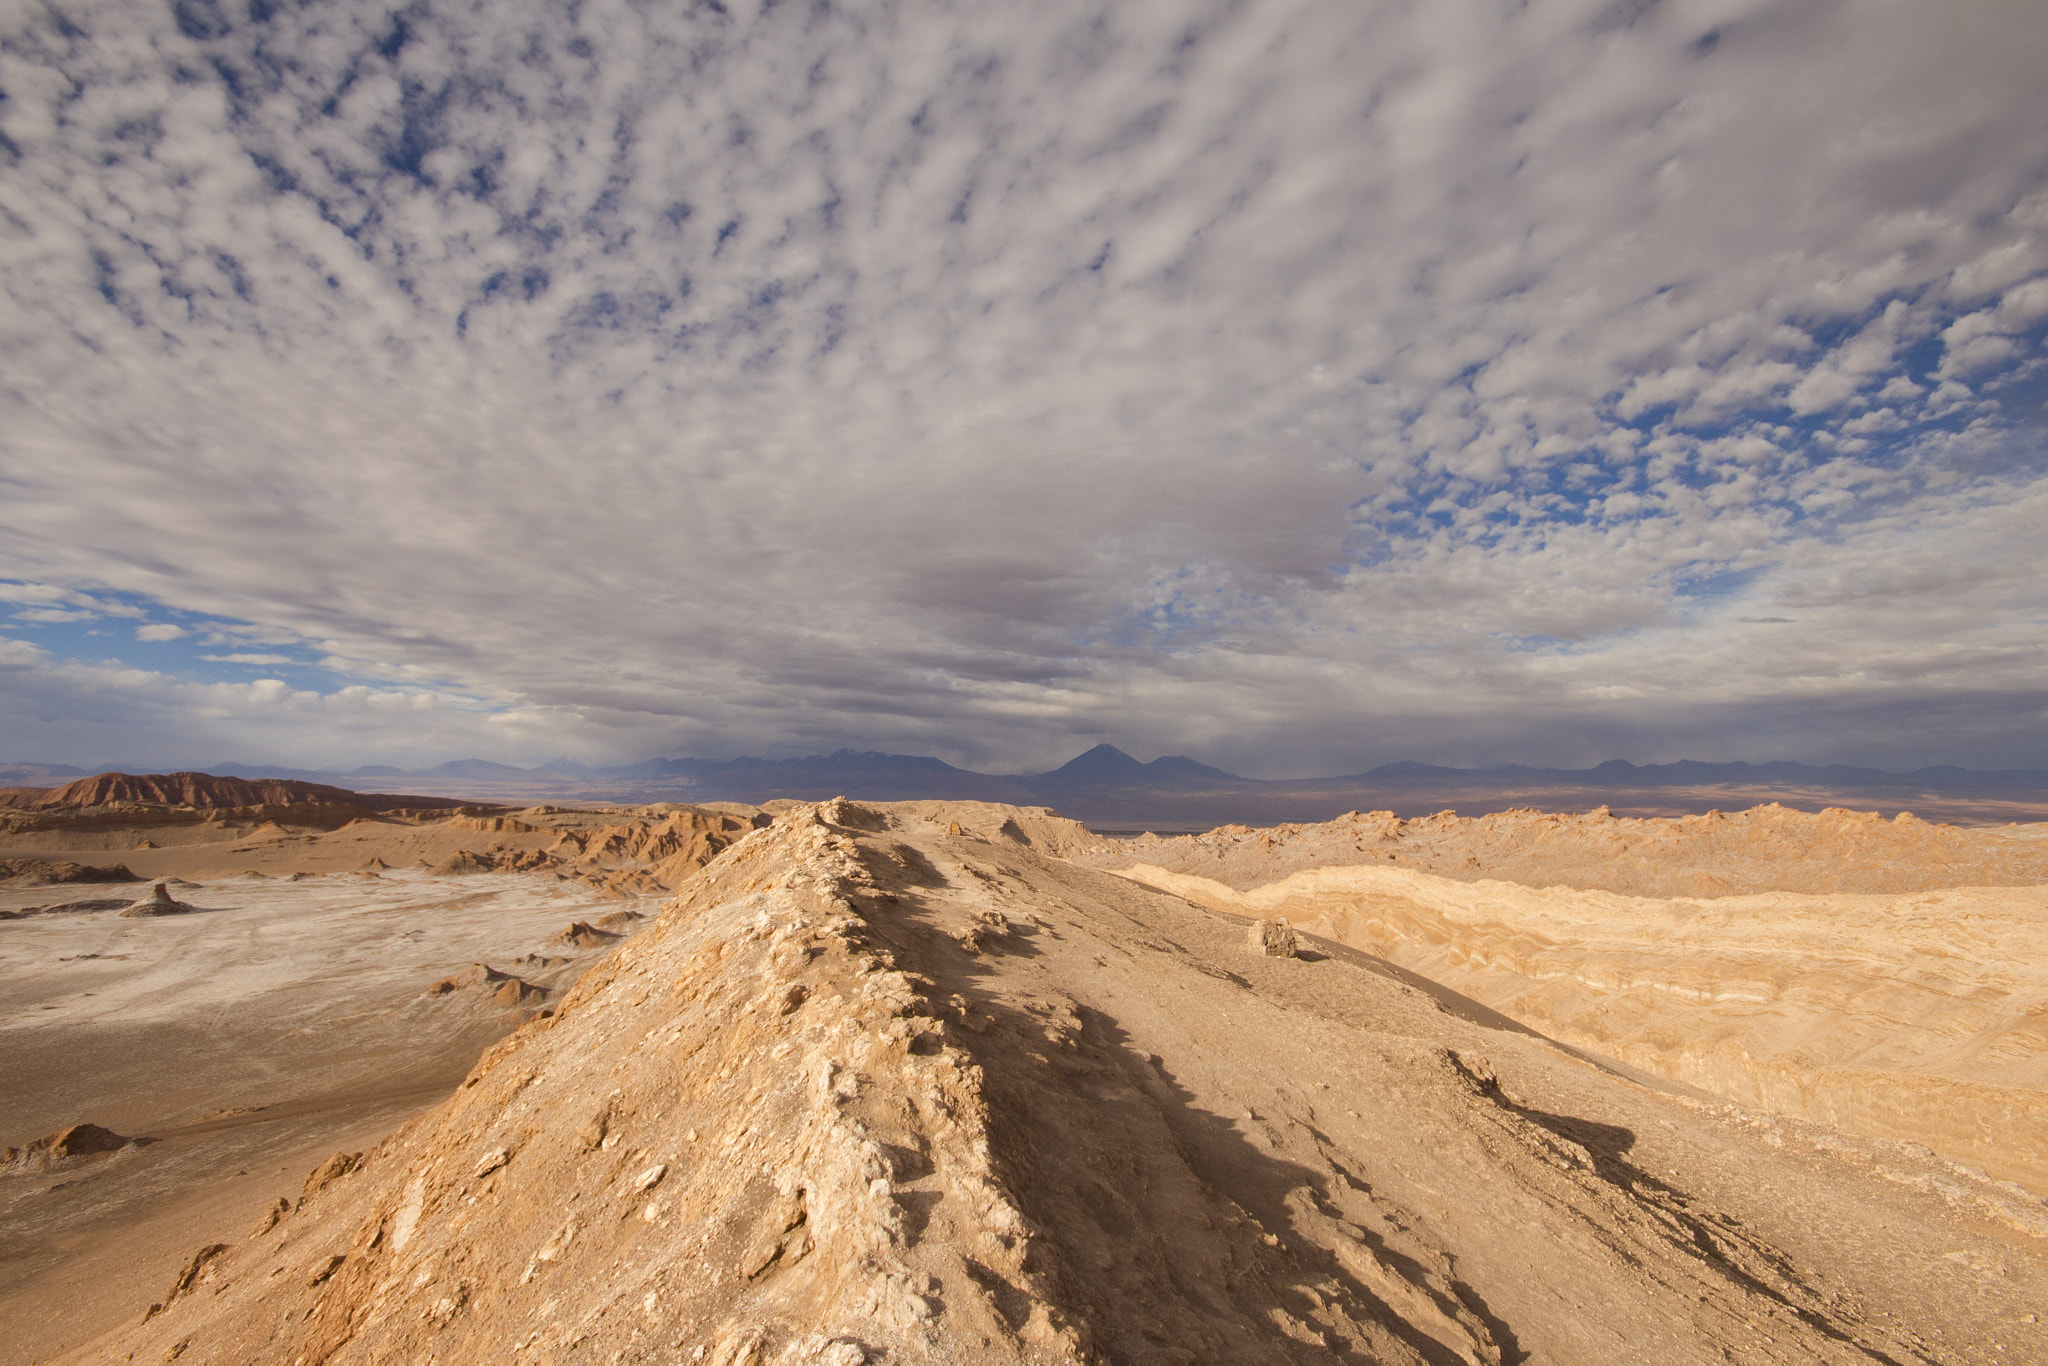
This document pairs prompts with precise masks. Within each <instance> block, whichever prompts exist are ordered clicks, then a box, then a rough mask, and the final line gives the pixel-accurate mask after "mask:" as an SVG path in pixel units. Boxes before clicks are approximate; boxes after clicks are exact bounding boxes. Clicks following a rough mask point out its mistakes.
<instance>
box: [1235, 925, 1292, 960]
mask: <svg viewBox="0 0 2048 1366" xmlns="http://www.w3.org/2000/svg"><path fill="white" fill-rule="evenodd" d="M1245 937H1246V940H1247V942H1248V943H1249V944H1250V945H1251V950H1252V952H1253V953H1262V954H1264V955H1265V956H1266V957H1268V958H1292V957H1294V956H1295V955H1296V954H1298V953H1300V952H1301V940H1300V939H1299V938H1298V937H1297V936H1296V935H1295V933H1294V927H1293V926H1291V925H1289V924H1288V923H1287V922H1286V921H1284V920H1259V921H1254V922H1253V924H1252V927H1251V930H1250V931H1249V932H1248V933H1247V935H1246V936H1245Z"/></svg>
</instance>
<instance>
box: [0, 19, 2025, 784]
mask: <svg viewBox="0 0 2048 1366" xmlns="http://www.w3.org/2000/svg"><path fill="white" fill-rule="evenodd" d="M0 25H4V28H0V90H4V92H5V96H6V98H5V100H4V101H0V134H4V139H0V280H4V284H0V289H4V291H5V292H4V295H0V298H4V304H0V347H4V348H5V349H4V355H5V361H6V374H7V381H6V384H5V386H4V388H0V405H4V408H0V459H4V462H5V468H4V470H0V477H4V478H5V480H6V496H5V498H4V500H0V529H4V534H0V577H4V578H5V579H6V580H7V581H8V583H7V585H6V587H5V591H4V592H0V601H4V602H6V603H7V604H8V608H7V611H8V612H9V613H10V615H8V616H6V617H5V618H4V619H0V622H4V629H5V631H6V632H7V633H8V636H9V637H11V640H12V643H11V644H8V645H6V646H5V647H4V648H5V650H6V653H5V654H4V655H0V670H4V672H0V677H4V678H5V680H6V682H5V684H4V686H5V688H6V690H7V691H6V694H5V700H4V701H0V706H4V707H5V708H6V710H7V713H8V714H9V715H11V716H12V717H13V718H15V720H13V721H10V724H9V730H10V732H12V733H13V734H14V735H15V736H17V737H18V736H20V735H21V734H23V733H24V732H23V731H22V729H21V723H24V722H27V721H29V720H30V719H33V722H34V724H35V726H36V727H37V730H36V734H38V735H39V736H41V737H42V740H41V741H39V742H37V743H34V744H31V743H30V742H27V741H24V740H22V739H19V738H16V739H14V740H12V742H11V743H12V744H13V745H14V746H15V747H16V748H20V749H28V748H34V749H38V750H43V751H46V752H45V753H42V754H40V755H36V756H30V755H28V754H26V753H24V754H22V755H20V756H18V757H46V758H63V757H67V755H66V754H59V753H54V752H47V751H52V750H54V749H56V748H58V747H59V745H60V742H61V746H62V747H63V748H65V749H66V750H67V751H68V754H69V755H70V756H74V757H82V756H84V755H86V754H94V755H98V754H110V753H116V752H118V753H122V754H144V755H148V756H150V757H157V756H161V757H162V758H163V759H165V760H166V761H169V760H171V759H173V758H179V757H185V756H195V757H196V756H200V755H203V754H205V753H207V752H234V753H239V754H242V755H245V756H248V757H269V758H275V759H279V760H290V761H301V762H307V761H334V760H343V759H348V758H352V757H353V758H369V757H380V758H381V757H387V756H405V755H410V756H412V757H416V758H421V759H431V758H436V757H449V756H451V755H453V754H458V753H486V754H489V755H490V756H491V757H501V758H508V759H527V760H531V759H536V758H540V757H545V756H546V755H548V754H551V753H556V752H561V751H563V750H565V749H566V750H573V751H575V752H579V753H581V754H583V755H584V756H585V757H588V758H592V759H601V758H612V759H622V758H637V757H643V756H644V755H646V754H648V753H650V752H665V753H683V752H692V753H699V754H705V755H717V754H732V753H741V752H756V753H788V752H793V751H795V752H801V751H805V750H810V749H814V748H818V747H830V746H834V745H837V744H840V743H855V744H860V745H864V746H871V747H876V748H891V749H912V750H919V751H925V752H938V753H941V754H944V755H946V756H947V757H950V758H954V759H956V760H960V761H964V762H970V763H979V764H983V765H990V766H994V765H1002V764H1006V763H1008V764H1018V765H1031V764H1036V763H1039V762H1043V761H1046V760H1051V759H1057V758H1060V757H1064V755H1065V753H1066V752H1068V751H1070V750H1071V748H1073V747H1074V746H1075V745H1076V744H1078V743H1082V742H1092V741H1093V740H1095V739H1098V738H1105V737H1106V738H1114V739H1116V740H1117V741H1118V742H1119V743H1123V744H1125V745H1127V746H1129V747H1132V748H1136V749H1140V750H1144V749H1146V748H1151V749H1154V750H1168V749H1171V750H1189V751H1193V752H1196V753H1199V754H1201V755H1202V756H1203V757H1204V758H1207V759H1209V760H1211V761H1212V762H1220V763H1224V764H1228V765H1232V766H1235V767H1238V768H1240V769H1242V770H1246V771H1252V772H1265V773H1278V772H1289V771H1293V772H1303V771H1313V770H1322V771H1331V770H1334V769H1340V768H1348V767H1352V766H1355V765H1360V764H1364V763H1368V762H1374V761H1379V760H1385V759H1390V758H1395V757H1401V756H1403V755H1408V756H1419V757H1428V758H1435V759H1439V760H1449V761H1469V760H1478V759H1521V760H1525V761H1551V762H1574V761H1584V760H1591V759H1597V758H1602V757H1606V756H1608V755H1610V754H1622V755H1626V756H1627V757H1631V758H1637V759H1657V758H1669V757H1677V756H1678V755H1679V754H1682V753H1689V754H1694V755H1699V756H1701V757H1716V758H1718V757H1729V758H1734V757H1752V758H1755V757H1773V756H1785V757H1798V758H1809V759H1843V760H1857V761H1866V762H1880V763H1901V764H1908V763H1922V762H1939V761H1953V762H1965V763H1970V762H1975V763H1999V764H2007V763H2013V762H2040V761H2042V760H2044V759H2048V749H2044V746H2043V741H2042V738H2041V737H2042V736H2043V734H2044V731H2043V729H2042V725H2041V723H2042V720H2043V706H2044V697H2043V691H2042V689H2041V686H2040V683H2039V680H2040V679H2041V678H2042V677H2043V676H2044V673H2048V635H2044V633H2048V627H2044V605H2048V571H2044V569H2043V567H2042V564H2041V557H2040V555H2039V553H2038V548H2039V544H2040V542H2041V531H2040V528H2041V527H2043V526H2044V525H2048V470H2044V465H2048V462H2044V459H2043V425H2044V424H2043V414H2042V401H2043V397H2044V394H2048V376H2044V361H2048V353H2044V344H2043V343H2044V330H2048V171H2044V168H2048V104H2044V102H2043V101H2041V100H2040V98H2039V94H2038V82H2039V73H2040V71H2042V70H2043V69H2048V18H2044V16H2043V14H2042V11H2041V9H2040V6H2039V5H2038V3H2036V2H2035V0H2010V2H2007V0H1967V2H1966V3H1962V4H1956V5H1941V6H1933V5H1909V4H1898V3H1891V2H1890V0H1829V2H1828V3H1820V2H1819V0H1814V2H1812V3H1755V2H1754V0H1662V3H1658V2H1657V0H1617V2H1616V3H1607V0H1583V2H1581V0H1536V2H1535V3H1531V4H1527V5H1521V6H1513V7H1509V6H1501V5H1498V4H1492V3H1465V2H1464V0H1443V2H1442V3H1431V4H1426V5H1420V4H1391V3H1358V2H1357V0H1342V2H1341V3H1340V2H1338V0H1327V2H1325V0H1317V2H1314V3H1309V2H1305V0H1243V2H1242V3H1232V4H1216V5H1203V4H1196V3H1189V2H1188V0H1180V2H1179V3H1171V4H1166V3H1142V2H1139V0H1124V2H1123V3H1118V4H1114V5H1084V4H1073V3H1063V2H1062V0H1049V3H1046V4H1040V5H1029V6H1008V7H990V6H985V5H949V4H945V3H939V2H938V0H901V2H899V3H884V2H881V0H877V2H876V3H846V4H837V5H828V4H822V3H820V4H810V3H804V4H799V3H794V2H793V0H786V2H785V3H781V4H759V3H747V2H746V0H726V2H725V3H715V2H712V3H705V4H700V5H694V6H691V5H673V6H639V5H632V4H627V3H623V2H622V0H592V2H591V3H585V4H582V5H578V6H561V5H556V4H540V3H536V4H520V3H517V0H505V3H500V4H494V5H491V6H488V7H475V6H466V5H455V4H448V3H441V0H416V3H412V4H408V5H405V6H403V7H397V8H394V7H392V6H390V5H389V4H386V3H371V2H369V0H325V2H323V3H312V2H310V0H309V2H307V3H293V2H292V0H231V2H230V0H176V3H173V4H167V5H166V4H154V3H141V0H126V2H125V3H113V2H101V3H92V2H91V0H84V2H80V3H57V4H53V5H50V6H47V7H42V8H30V7H18V8H14V9H11V10H10V11H9V13H8V16H7V17H5V18H4V19H0ZM96 613H98V614H106V613H112V614H115V615H122V616H126V617H130V618H134V617H143V618H150V619H157V620H159V621H161V620H162V619H163V618H166V617H171V616H181V619H184V620H188V621H191V622H193V623H194V631H193V632H189V633H188V634H190V635H191V636H192V639H193V640H195V641H197V642H198V644H196V645H194V644H191V643H190V642H186V643H182V644H181V641H183V640H184V637H178V638H172V637H170V636H169V634H168V632H167V631H164V630H161V629H159V628H158V627H154V626H143V627H142V628H141V629H140V630H139V631H133V632H130V631H126V630H124V631H123V632H121V633H119V634H120V635H121V636H124V637H125V636H129V635H133V636H138V637H140V638H141V639H142V640H143V641H145V642H149V643H150V644H151V647H152V648H156V649H160V650H163V651H167V652H174V651H177V650H187V653H185V654H182V655H178V656H177V657H176V658H175V659H169V658H168V657H166V659H154V660H152V661H151V662H149V663H148V664H147V666H146V667H145V665H144V664H142V663H139V662H138V661H137V660H136V659H134V658H132V657H130V655H124V654H122V652H121V651H122V650H123V649H128V650H130V651H131V652H132V650H133V649H135V648H137V646H136V644H135V642H134V641H129V642H128V644H127V645H125V646H110V647H109V648H108V649H106V650H103V651H100V652H99V653H97V654H95V653H94V650H93V649H92V648H89V647H88V645H87V644H85V643H84V641H85V637H84V635H82V634H78V631H79V630H80V629H81V624H88V625H89V623H90V622H91V621H93V620H95V619H97V618H96V616H95V614H96ZM38 614H43V615H42V617H40V618H39V616H38ZM202 619H203V620H202ZM67 623H70V624H68V625H67ZM166 624H175V623H166ZM201 628H203V630H204V632H205V635H204V636H203V638H202V637H201V636H199V635H198V634H197V632H198V630H199V629H201ZM60 631H72V632H73V634H72V635H67V636H65V637H63V639H62V641H59V639H58V638H57V636H56V634H54V633H57V632H60ZM108 639H109V640H110V641H111V640H114V639H115V633H112V632H110V633H109V634H108ZM221 644H228V645H231V646H246V647H250V648H245V649H231V650H229V651H228V652H226V653H216V654H211V655H199V654H197V653H194V652H192V651H194V650H196V649H197V648H201V647H206V646H219V645H221ZM257 646H261V647H263V648H261V649H257V648H254V647H257ZM188 647H189V648H188ZM287 660H299V661H301V662H302V663H303V664H304V669H303V670H302V671H301V672H300V673H298V674H294V675H293V676H292V677H291V678H290V679H289V680H281V679H275V678H272V679H257V678H253V677H250V676H249V674H250V672H251V671H253V670H259V669H267V668H273V667H276V666H277V664H278V662H279V661H287ZM209 670H211V672H209ZM238 670H239V671H240V673H239V675H237V673H236V671H238ZM223 671H225V672H223ZM222 746H226V747H228V748H227V749H226V750H222V749H221V747H222Z"/></svg>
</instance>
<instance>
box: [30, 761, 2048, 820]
mask: <svg viewBox="0 0 2048 1366" xmlns="http://www.w3.org/2000/svg"><path fill="white" fill-rule="evenodd" d="M60 767H61V766H55V765H18V766H16V767H15V768H14V769H13V770H11V771H12V772H16V773H24V774H26V773H29V772H31V771H33V772H34V774H35V775H36V776H35V777H31V778H29V780H28V781H26V782H20V783H18V785H19V786H21V787H30V786H41V785H43V784H44V783H52V780H55V781H62V780H63V779H64V778H66V777H76V776H79V775H81V774H82V773H84V772H85V770H66V771H63V772H58V771H56V770H58V769H59V768H60ZM9 771H10V770H6V769H0V774H4V773H7V772H9ZM209 771H210V772H212V773H214V774H217V775H221V776H224V777H236V778H243V779H247V780H251V781H256V780H283V781H292V782H312V783H322V784H326V785H329V786H331V787H334V788H340V789H344V790H354V789H358V788H366V787H372V786H374V787H377V788H381V789H388V788H391V787H403V788H405V789H407V790H410V791H414V792H422V793H432V794H434V795H435V796H437V797H445V798H456V799H468V800H477V801H499V802H515V801H541V800H572V801H594V802H650V801H674V802H706V801H737V802H747V803H760V802H766V801H772V800H775V799H778V798H786V799H793V800H798V801H816V800H821V799H823V798H826V797H834V796H847V797H853V798H856V799H865V800H869V801H908V800H916V799H919V798H934V799H949V800H959V801H993V802H1010V803H1015V804H1017V805H1023V806H1053V807H1055V808H1057V809H1058V810H1059V811H1061V812H1062V813H1063V814H1065V815H1068V816H1073V817H1075V818H1077V819H1080V820H1085V821H1088V822H1090V823H1091V824H1094V825H1096V826H1097V827H1098V828H1105V829H1125V828H1129V829H1144V828H1152V829H1195V828H1207V827H1209V826H1213V825H1220V824H1225V823H1232V822H1237V823H1244V824H1253V825H1258V824H1273V823H1276V822H1280V821H1312V820H1327V819H1329V818H1331V817H1333V816H1336V815H1339V814H1341V813H1343V812H1344V811H1347V810H1361V811H1371V810H1391V811H1395V812H1397V813H1399V814H1401V815H1422V814H1427V813H1428V812H1431V811H1436V810H1442V809H1445V808H1452V809H1457V810H1460V811H1463V812H1465V813H1466V814H1474V813H1477V812H1483V811H1489V810H1501V809H1504V808H1506V807H1509V806H1518V805H1520V806H1540V807H1544V808H1546V809H1552V810H1585V809H1589V808H1591V807H1595V806H1600V805H1607V806H1610V807H1611V808H1613V809H1614V810H1616V811H1617V812H1634V813H1637V814H1674V813H1678V812H1684V811H1704V810H1707V809H1709V808H1711V807H1722V808H1726V809H1740V808H1741V807H1744V806H1750V805H1754V804H1756V803H1759V802H1765V801H1771V800H1783V801H1785V802H1787V803H1788V804H1796V805H1803V806H1806V807H1808V808H1815V807H1818V806H1821V805H1848V806H1858V807H1862V808H1866V809H1871V808H1879V809H1887V810H1899V809H1910V810H1913V811H1915V812H1916V813H1918V814H1920V815H1922V816H1925V817H1927V818H1929V819H1965V820H2048V770H2041V769H2007V770H2000V771H1992V772H1986V771H1979V770H1972V769H1964V768H1958V767H1956V766H1954V765H1936V766H1931V767H1928V768H1923V769H1919V770H1916V771H1914V772H1912V773H1892V772H1887V771H1884V770H1882V769H1873V768H1857V767H1851V766H1848V765H1840V764H1832V765H1825V766H1816V765H1808V764H1800V763H1792V762H1786V761H1776V762H1770V763H1762V764H1750V763H1725V764H1716V763H1703V762H1700V761H1697V760H1681V761H1679V762H1676V763H1669V764H1642V765H1638V764H1632V763H1629V762H1627V761H1625V760H1621V759H1610V760H1608V761H1607V762H1606V763H1603V764H1597V765H1595V766H1593V767H1591V768H1585V769H1556V768H1528V767H1524V766H1522V765H1518V764H1505V765H1497V766H1493V767H1488V768H1446V767H1442V766H1440V765H1435V764H1424V763H1416V762H1401V763H1392V764H1384V765H1381V766H1380V767H1378V768H1375V769H1372V770H1370V771H1369V772H1365V773H1355V774H1346V775H1342V776H1339V777H1334V778H1287V779H1256V778H1245V777H1240V776H1238V775H1237V774H1234V773H1229V772H1226V771H1224V770H1223V769H1220V768H1214V767H1211V766H1210V765H1208V764H1204V763H1200V762H1198V761H1196V760H1194V759H1191V758H1189V757H1187V756H1185V755H1166V756H1164V757H1161V758H1157V759H1154V760H1152V761H1151V762H1150V763H1141V762H1139V761H1138V760H1137V759H1135V758H1133V757H1132V756H1131V755H1129V754H1127V753H1125V752H1124V751H1123V750H1120V749H1118V748H1117V747H1116V746H1114V745H1111V744H1100V745H1096V746H1095V747H1094V748H1092V749H1089V750H1087V751H1086V752H1084V753H1082V754H1078V755H1076V756H1075V757H1074V758H1072V759H1070V760H1068V761H1067V762H1066V763H1064V764H1062V765H1060V766H1059V767H1058V768H1055V769H1052V770H1050V771H1048V772H1044V773H1015V774H999V773H978V772H975V771H973V770H971V769H963V768H956V767H954V766H953V765H951V764H948V763H946V762H944V761H943V760H940V759H937V758H933V757H931V756H929V755H912V754H885V753H877V752H874V751H870V750H854V749H841V750H836V751H834V752H833V753H830V754H812V755H806V756H803V757H801V758H792V759H760V758H752V757H741V758H735V759H691V758H674V759H669V758H659V759H648V760H645V761H643V762H641V763H637V764H619V765H611V766H595V765H588V764H584V763H582V762H580V761H577V760H573V759H568V758H562V759H556V760H552V761H550V762H549V763H546V764H543V765H540V766H539V767H537V768H530V769H529V768H519V767H515V766H513V765H510V764H500V763H493V762H491V761H488V760H483V759H458V760H454V761H452V762H450V763H444V764H438V765H436V766H434V767H432V768H423V769H410V770H407V769H397V768H392V767H389V766H384V765H370V766H365V767H363V768H359V769H356V770H354V771H353V772H348V773H340V772H327V771H311V770H300V769H286V768H272V767H264V766H257V765H249V764H219V765H215V766H213V768H212V769H210V770H209ZM38 779H40V780H41V781H40V782H39V781H38ZM52 785H54V784H53V783H52Z"/></svg>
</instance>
